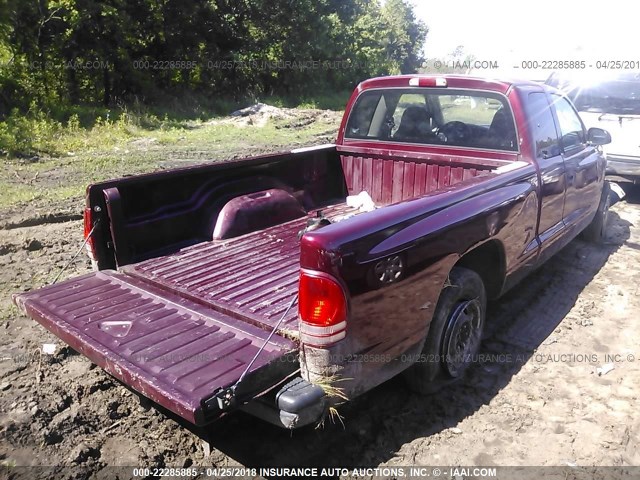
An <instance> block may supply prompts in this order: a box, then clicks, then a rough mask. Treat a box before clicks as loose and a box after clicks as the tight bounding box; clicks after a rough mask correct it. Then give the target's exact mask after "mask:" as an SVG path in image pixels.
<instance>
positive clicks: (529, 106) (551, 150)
mask: <svg viewBox="0 0 640 480" xmlns="http://www.w3.org/2000/svg"><path fill="white" fill-rule="evenodd" d="M524 107H525V110H526V111H527V118H528V119H529V122H530V125H531V132H532V134H533V140H534V142H535V147H536V157H539V158H544V157H549V156H556V155H559V154H560V143H559V141H558V133H557V132H556V122H555V120H554V119H553V115H552V113H551V106H550V105H549V101H548V100H547V94H546V93H542V92H535V93H529V95H527V97H526V101H525V103H524Z"/></svg>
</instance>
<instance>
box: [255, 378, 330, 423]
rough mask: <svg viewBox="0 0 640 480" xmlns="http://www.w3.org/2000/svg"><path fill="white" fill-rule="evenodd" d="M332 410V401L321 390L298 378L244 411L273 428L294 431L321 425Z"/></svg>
mask: <svg viewBox="0 0 640 480" xmlns="http://www.w3.org/2000/svg"><path fill="white" fill-rule="evenodd" d="M328 407H329V402H328V398H327V396H326V394H325V392H324V390H323V389H322V388H321V387H319V386H318V385H315V384H312V383H309V382H307V381H306V380H304V379H302V378H300V377H297V378H294V379H293V380H291V381H290V382H288V383H286V384H285V385H283V386H282V388H280V390H278V391H277V392H276V391H274V392H271V393H270V394H267V395H265V396H264V397H260V398H256V399H254V400H253V401H252V402H249V403H248V404H246V405H244V406H243V407H242V409H243V410H244V411H246V412H247V413H249V414H251V415H253V416H255V417H258V418H260V419H262V420H265V421H267V422H269V423H271V424H273V425H276V426H278V427H284V428H287V429H290V430H292V429H294V428H300V427H304V426H305V425H310V424H312V423H317V422H319V421H320V420H321V419H322V418H323V416H324V415H325V412H326V411H327V408H328Z"/></svg>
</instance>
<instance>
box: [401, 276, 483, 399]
mask: <svg viewBox="0 0 640 480" xmlns="http://www.w3.org/2000/svg"><path fill="white" fill-rule="evenodd" d="M486 311H487V296H486V292H485V288H484V283H483V282H482V279H481V278H480V276H479V275H478V274H477V273H476V272H474V271H473V270H468V269H466V268H461V267H454V268H453V269H452V270H451V273H450V274H449V279H448V281H447V283H446V285H445V287H444V288H443V290H442V292H441V293H440V298H439V299H438V305H437V306H436V310H435V312H434V315H433V319H432V321H431V326H430V327H429V333H428V334H427V338H426V340H425V344H424V347H423V349H422V355H421V357H420V359H419V360H418V361H417V362H416V363H415V364H414V365H412V366H411V367H409V368H408V369H407V370H405V372H404V376H405V380H406V381H407V383H408V384H409V387H410V388H411V389H412V390H414V391H416V392H418V393H421V394H431V393H435V392H437V391H439V390H441V389H442V388H443V387H445V386H447V385H449V384H451V383H453V382H455V381H457V380H459V379H461V378H462V377H463V376H464V374H465V372H466V370H467V369H468V367H469V365H470V364H471V361H472V360H473V357H474V356H475V355H476V354H477V353H478V349H479V348H480V343H481V341H482V331H483V329H484V324H485V317H486Z"/></svg>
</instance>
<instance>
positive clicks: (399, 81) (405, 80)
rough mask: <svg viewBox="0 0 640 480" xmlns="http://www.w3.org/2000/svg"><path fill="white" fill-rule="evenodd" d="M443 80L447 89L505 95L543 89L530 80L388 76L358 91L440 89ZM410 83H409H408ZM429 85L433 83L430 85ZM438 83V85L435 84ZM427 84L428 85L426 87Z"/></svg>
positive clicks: (366, 84) (367, 82) (366, 81)
mask: <svg viewBox="0 0 640 480" xmlns="http://www.w3.org/2000/svg"><path fill="white" fill-rule="evenodd" d="M442 79H444V82H445V84H446V87H447V88H468V89H472V90H489V91H494V92H498V93H503V94H506V93H507V91H508V90H509V89H510V88H511V87H518V86H529V87H531V86H534V87H538V88H540V89H542V88H544V87H543V86H542V85H541V84H540V83H537V82H533V81H530V80H514V79H496V78H486V77H474V76H469V75H453V74H451V75H425V74H413V75H390V76H387V77H376V78H371V79H369V80H365V81H364V82H362V83H360V85H359V90H368V89H371V88H402V87H416V86H424V87H426V88H428V87H429V86H432V87H440V86H444V85H439V84H441V83H443V82H442ZM410 82H411V83H410ZM431 83H433V84H432V85H431ZM436 83H438V85H437V84H436ZM427 84H429V85H427Z"/></svg>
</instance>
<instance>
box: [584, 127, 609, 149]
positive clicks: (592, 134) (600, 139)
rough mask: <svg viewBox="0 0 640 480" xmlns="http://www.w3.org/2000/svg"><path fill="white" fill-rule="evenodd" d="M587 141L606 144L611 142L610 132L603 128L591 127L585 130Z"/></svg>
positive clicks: (593, 143)
mask: <svg viewBox="0 0 640 480" xmlns="http://www.w3.org/2000/svg"><path fill="white" fill-rule="evenodd" d="M587 141H588V142H589V143H590V144H591V145H607V144H608V143H611V134H610V133H609V132H607V131H606V130H604V129H603V128H597V127H592V128H590V129H589V131H588V132H587Z"/></svg>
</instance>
